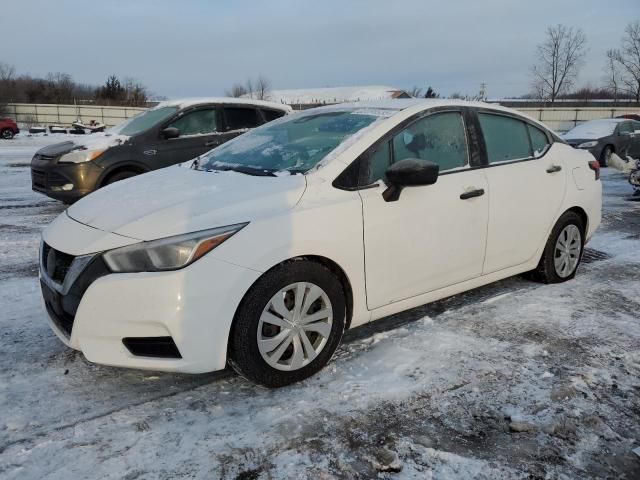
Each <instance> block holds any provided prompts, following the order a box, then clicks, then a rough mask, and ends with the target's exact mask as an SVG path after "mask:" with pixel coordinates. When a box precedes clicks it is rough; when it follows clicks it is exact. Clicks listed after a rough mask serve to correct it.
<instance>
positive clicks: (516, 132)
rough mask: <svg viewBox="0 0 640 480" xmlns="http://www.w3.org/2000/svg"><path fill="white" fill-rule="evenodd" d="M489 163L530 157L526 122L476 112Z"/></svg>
mask: <svg viewBox="0 0 640 480" xmlns="http://www.w3.org/2000/svg"><path fill="white" fill-rule="evenodd" d="M478 119H479V120H480V127H481V128H482V134H483V136H484V143H485V145H486V146H487V157H488V159H489V163H500V162H508V161H510V160H519V159H524V158H530V157H531V146H530V145H529V134H528V133H527V124H526V123H525V122H523V121H521V120H517V119H515V118H511V117H506V116H503V115H494V114H490V113H478Z"/></svg>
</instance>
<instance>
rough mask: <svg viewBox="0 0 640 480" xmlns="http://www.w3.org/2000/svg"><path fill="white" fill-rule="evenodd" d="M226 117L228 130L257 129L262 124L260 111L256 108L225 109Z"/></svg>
mask: <svg viewBox="0 0 640 480" xmlns="http://www.w3.org/2000/svg"><path fill="white" fill-rule="evenodd" d="M224 116H225V117H226V119H227V129H228V130H242V129H245V128H255V127H257V126H258V125H259V124H260V121H259V119H258V111H257V110H256V109H254V108H236V107H225V109H224Z"/></svg>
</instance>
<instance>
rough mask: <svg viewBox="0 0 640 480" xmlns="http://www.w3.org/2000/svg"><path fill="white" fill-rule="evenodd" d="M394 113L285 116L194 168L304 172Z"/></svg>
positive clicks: (227, 145)
mask: <svg viewBox="0 0 640 480" xmlns="http://www.w3.org/2000/svg"><path fill="white" fill-rule="evenodd" d="M392 113H394V112H393V111H383V113H382V114H381V113H380V112H379V111H370V110H367V109H360V110H347V111H344V110H342V111H325V112H311V111H310V112H309V113H302V114H298V115H292V116H290V117H285V118H283V119H281V120H276V121H275V122H272V123H269V124H267V125H265V126H263V127H260V128H257V129H254V130H251V131H249V132H248V133H245V134H244V135H241V136H239V137H236V138H235V139H233V140H231V141H230V142H227V143H225V144H224V145H222V146H220V147H218V148H215V149H214V150H211V151H210V152H208V153H206V154H204V155H203V156H202V157H200V158H199V159H198V160H197V161H196V162H194V165H193V168H195V169H198V170H236V171H240V172H243V173H249V174H254V175H260V174H263V175H264V174H267V175H268V174H274V172H289V173H291V174H294V173H304V172H306V171H307V170H310V169H311V168H313V167H314V166H316V165H317V164H318V162H320V161H321V160H322V159H323V158H325V157H326V156H327V154H328V153H329V152H331V151H332V150H334V149H335V148H336V147H337V146H338V145H340V144H341V143H342V142H344V141H345V140H346V139H347V138H349V137H351V136H352V135H354V134H355V133H356V132H358V131H360V130H362V129H364V128H366V127H368V126H369V125H371V124H372V123H373V122H374V121H376V120H378V119H379V118H381V117H383V116H390V115H391V114H392Z"/></svg>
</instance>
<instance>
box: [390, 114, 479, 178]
mask: <svg viewBox="0 0 640 480" xmlns="http://www.w3.org/2000/svg"><path fill="white" fill-rule="evenodd" d="M391 143H392V146H393V161H394V162H398V161H400V160H403V159H405V158H420V159H422V160H430V161H432V162H435V163H437V164H438V165H440V171H445V170H451V169H452V168H460V167H464V166H465V165H467V139H466V135H465V131H464V123H463V121H462V115H461V114H460V113H458V112H445V113H436V114H434V115H430V116H428V117H425V118H423V119H421V120H418V121H417V122H415V123H413V124H411V125H409V126H408V127H407V128H405V129H404V130H402V131H401V132H400V133H398V134H397V135H396V136H394V137H393V140H392V142H391Z"/></svg>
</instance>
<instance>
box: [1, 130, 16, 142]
mask: <svg viewBox="0 0 640 480" xmlns="http://www.w3.org/2000/svg"><path fill="white" fill-rule="evenodd" d="M13 136H14V133H13V130H11V129H10V128H5V129H3V130H2V131H1V132H0V137H2V138H4V139H5V140H11V139H12V138H13Z"/></svg>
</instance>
